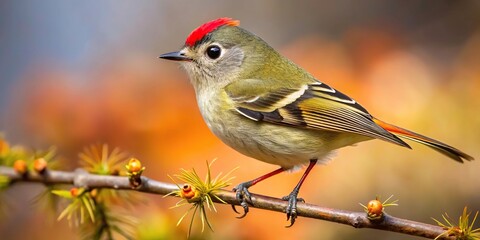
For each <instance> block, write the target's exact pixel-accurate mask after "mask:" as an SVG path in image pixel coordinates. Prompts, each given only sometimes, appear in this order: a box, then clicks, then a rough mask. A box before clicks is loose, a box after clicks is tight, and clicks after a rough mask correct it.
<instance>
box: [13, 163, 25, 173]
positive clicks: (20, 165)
mask: <svg viewBox="0 0 480 240" xmlns="http://www.w3.org/2000/svg"><path fill="white" fill-rule="evenodd" d="M13 169H14V170H15V171H16V172H17V173H19V174H25V173H26V172H27V170H28V168H27V163H26V162H25V161H24V160H16V161H15V162H14V163H13Z"/></svg>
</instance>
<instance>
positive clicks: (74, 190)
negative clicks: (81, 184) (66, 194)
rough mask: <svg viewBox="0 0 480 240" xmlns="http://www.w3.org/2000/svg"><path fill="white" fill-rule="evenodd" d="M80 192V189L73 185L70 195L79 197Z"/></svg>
mask: <svg viewBox="0 0 480 240" xmlns="http://www.w3.org/2000/svg"><path fill="white" fill-rule="evenodd" d="M79 194H80V190H79V189H78V188H76V187H73V188H71V189H70V195H72V197H74V198H75V197H78V195H79Z"/></svg>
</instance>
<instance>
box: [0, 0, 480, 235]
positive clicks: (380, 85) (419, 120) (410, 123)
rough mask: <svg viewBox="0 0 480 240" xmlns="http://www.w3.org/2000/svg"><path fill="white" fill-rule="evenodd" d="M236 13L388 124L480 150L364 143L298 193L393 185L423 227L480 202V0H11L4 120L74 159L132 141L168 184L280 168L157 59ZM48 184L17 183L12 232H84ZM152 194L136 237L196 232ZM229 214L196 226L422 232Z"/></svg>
mask: <svg viewBox="0 0 480 240" xmlns="http://www.w3.org/2000/svg"><path fill="white" fill-rule="evenodd" d="M224 16H228V17H232V18H235V19H239V20H240V21H241V26H242V27H244V28H246V29H248V30H250V31H251V32H253V33H256V34H257V35H259V36H260V37H262V38H263V39H264V40H266V41H267V42H268V43H270V44H271V45H272V46H273V47H274V48H276V49H278V50H279V51H280V52H281V53H282V54H284V55H285V56H287V57H288V58H290V59H292V60H293V61H294V62H295V63H297V64H299V65H300V66H302V67H304V68H305V69H307V70H308V71H310V72H311V73H312V74H313V75H315V76H316V77H318V79H320V80H321V81H324V82H326V83H328V84H329V85H331V86H333V87H335V88H337V89H340V90H341V91H342V92H344V93H346V94H348V95H349V96H351V97H353V98H354V99H356V100H357V101H359V102H360V103H362V105H363V106H364V107H366V108H367V109H369V111H370V112H371V113H372V114H373V115H375V116H377V117H379V118H380V119H382V120H385V121H387V122H392V123H394V124H398V125H400V126H402V127H405V128H408V129H412V130H415V131H417V132H420V133H423V134H425V135H427V136H431V137H433V138H436V139H439V140H441V141H444V142H446V143H449V144H451V145H453V146H456V147H458V148H459V149H461V150H463V151H465V152H466V153H468V154H470V155H472V156H473V157H475V158H477V161H474V162H468V163H465V164H463V165H462V164H458V163H456V162H454V161H451V160H449V159H447V158H446V157H444V156H443V155H440V154H438V153H436V152H434V151H431V150H430V149H427V148H426V147H423V146H420V145H418V144H415V143H412V144H411V145H412V147H413V148H414V151H409V150H407V149H403V148H400V147H397V146H394V145H392V144H388V143H385V142H382V141H370V142H366V143H361V144H359V146H356V147H347V148H344V149H342V150H340V151H339V153H338V155H337V157H336V158H335V161H332V162H331V163H329V164H328V165H326V166H320V167H317V168H315V169H314V170H313V172H312V173H311V175H310V176H309V178H308V179H307V181H306V183H305V184H304V187H303V188H302V190H301V192H300V196H301V197H303V198H305V200H306V201H307V202H308V203H312V204H317V205H321V206H325V207H331V208H339V209H347V210H355V211H362V208H361V207H360V206H359V204H358V203H359V202H362V203H364V204H366V203H367V202H368V201H369V200H370V199H373V198H375V196H377V195H378V196H380V197H381V198H382V199H385V198H387V197H388V196H390V195H392V194H393V195H394V198H395V199H399V204H400V206H399V207H392V208H389V209H387V211H388V213H389V214H392V215H394V216H398V217H402V218H407V219H412V220H416V221H422V222H427V223H434V222H433V220H432V219H431V217H434V218H437V219H440V218H441V214H442V213H444V212H448V213H449V215H450V216H452V217H453V218H454V219H455V220H456V219H457V217H458V216H459V215H460V214H461V211H462V209H463V208H464V206H468V207H469V209H471V210H474V211H477V210H480V194H479V191H478V190H479V189H480V178H479V172H480V160H478V158H480V115H479V110H480V98H479V97H478V94H479V93H480V2H479V1H410V0H408V1H382V0H366V1H361V2H360V1H346V0H341V1H304V2H302V3H300V2H298V1H281V2H277V1H262V2H259V1H253V0H248V1H232V2H229V3H219V2H217V1H210V0H209V1H142V2H136V1H135V2H133V1H113V0H111V1H54V0H47V1H28V0H27V1H13V0H11V1H1V2H0V131H1V132H3V133H4V134H5V136H6V138H7V139H8V140H9V141H10V142H11V143H18V144H23V145H26V146H31V147H32V148H45V147H48V146H50V145H56V146H57V147H58V150H59V156H60V158H61V163H62V168H63V169H66V170H71V169H74V168H76V167H78V153H79V151H81V150H82V149H83V148H84V147H85V146H87V145H89V144H92V143H108V144H109V145H110V146H116V147H119V148H121V149H122V150H125V151H127V152H128V153H129V154H131V155H132V156H136V157H137V158H139V159H141V160H142V162H143V163H144V164H145V165H146V167H147V170H146V172H145V175H146V176H148V177H151V178H154V179H157V180H162V181H171V180H170V179H169V178H168V177H167V174H170V175H172V174H176V173H178V172H179V169H180V168H186V169H191V168H195V169H196V170H197V171H198V172H199V174H201V175H202V176H203V175H204V174H205V161H206V160H212V159H214V158H217V161H216V163H215V164H214V166H213V169H212V171H213V173H214V174H217V173H219V172H228V171H229V170H231V169H233V168H235V167H237V166H239V167H240V168H239V169H238V170H237V171H235V172H234V175H235V176H236V179H235V180H234V183H233V184H238V183H240V182H243V181H246V180H251V179H253V178H255V177H258V176H260V175H262V174H264V173H266V172H269V171H271V170H273V169H276V166H272V165H268V164H265V163H262V162H259V161H255V160H253V159H250V158H247V157H244V156H242V155H240V154H239V153H236V152H235V151H234V150H232V149H230V148H229V147H227V146H225V145H224V144H223V143H222V142H220V141H219V140H218V139H217V138H216V137H215V136H214V135H213V134H212V133H210V131H209V130H208V128H207V127H206V125H205V124H204V122H203V120H202V118H201V116H200V114H199V111H198V109H197V105H196V102H195V97H194V92H193V89H192V87H191V86H190V84H189V82H188V78H187V76H186V74H185V73H184V72H182V70H181V69H180V68H179V67H178V65H176V64H174V63H172V62H168V61H162V60H159V59H157V57H158V56H159V55H160V54H161V53H165V52H169V51H175V50H177V49H179V48H180V47H181V46H182V45H183V43H184V40H185V38H186V36H188V34H189V33H190V32H191V31H192V30H193V29H194V28H196V27H198V26H199V25H200V24H202V23H204V22H206V21H209V20H212V19H215V18H218V17H224ZM300 176H301V172H298V173H294V174H282V175H279V176H275V177H273V178H271V179H269V180H267V181H265V182H262V183H261V184H259V185H257V186H255V187H253V188H252V189H251V191H252V192H254V193H261V194H264V195H270V196H276V197H282V196H284V195H287V194H288V193H289V192H290V191H291V189H292V188H293V187H294V186H295V184H296V183H297V181H298V179H299V178H300ZM232 187H233V186H232ZM41 190H42V187H41V186H38V185H35V186H34V185H21V186H16V187H15V188H14V189H10V190H8V191H7V194H10V195H11V196H12V199H11V201H10V202H11V205H9V206H10V207H9V211H8V212H9V214H8V215H7V216H6V217H3V218H2V219H1V220H0V236H2V239H79V235H78V231H77V229H75V228H69V227H68V224H67V223H66V221H61V222H56V221H55V218H56V217H57V216H55V215H52V214H47V213H45V212H44V211H41V210H38V209H37V208H36V207H35V206H34V204H32V201H31V199H32V198H34V197H35V196H36V195H37V194H38V193H40V192H41ZM140 197H142V198H144V199H145V201H146V204H142V205H140V206H138V208H137V209H136V210H135V211H132V212H130V213H129V214H131V215H133V216H135V217H137V218H138V219H139V225H138V231H139V233H138V238H139V239H173V238H185V237H186V231H187V230H188V221H184V222H183V223H182V224H181V225H180V226H178V227H176V222H177V220H178V219H179V218H180V217H181V215H182V214H183V213H184V212H185V211H186V207H185V208H180V209H179V208H177V209H169V207H170V206H173V205H174V204H175V203H176V202H177V201H178V199H176V198H162V197H161V196H154V195H151V194H142V195H141V196H140ZM25 206H28V207H25ZM217 209H218V213H211V214H209V216H210V219H211V222H212V224H213V226H214V228H215V232H214V233H212V232H209V231H205V232H204V233H203V234H201V233H200V229H199V225H198V224H197V225H195V227H194V233H195V234H196V235H195V238H198V239H226V238H228V239H267V238H275V239H286V238H288V239H372V238H375V239H417V238H414V237H407V236H404V235H400V234H396V233H390V232H382V231H377V230H367V229H354V228H352V227H349V226H344V225H339V224H335V223H330V222H325V221H318V220H312V219H305V218H299V219H298V221H297V223H296V224H295V226H294V227H293V228H288V229H287V228H284V226H285V225H287V224H288V222H286V221H285V216H284V214H280V213H274V212H267V211H264V210H258V209H252V210H251V212H250V213H249V215H248V216H247V217H246V218H244V219H241V220H238V219H236V218H235V217H236V214H235V213H234V212H233V211H231V209H230V206H218V207H217ZM476 227H480V224H479V223H477V224H476ZM25 229H28V231H25Z"/></svg>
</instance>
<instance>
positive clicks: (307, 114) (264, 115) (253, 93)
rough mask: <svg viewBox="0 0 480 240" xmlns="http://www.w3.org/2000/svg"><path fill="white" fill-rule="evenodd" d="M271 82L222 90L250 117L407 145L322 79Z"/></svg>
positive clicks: (247, 83)
mask: <svg viewBox="0 0 480 240" xmlns="http://www.w3.org/2000/svg"><path fill="white" fill-rule="evenodd" d="M274 86H276V85H275V84H272V82H269V81H265V80H258V79H247V80H243V81H238V82H235V83H232V84H230V85H228V86H227V87H226V88H225V91H226V93H227V95H228V96H229V97H230V99H231V100H232V101H233V102H234V105H235V110H236V111H237V112H238V113H239V114H241V115H242V116H244V117H247V118H249V119H251V120H253V121H257V122H267V123H272V124H280V125H284V126H289V127H298V128H308V129H314V130H327V131H336V132H348V133H355V134H360V135H364V136H368V137H372V138H379V139H382V140H385V141H388V142H392V143H395V144H398V145H401V146H404V147H408V148H410V146H409V145H408V144H406V143H405V142H404V141H402V140H401V139H399V138H398V137H397V136H395V135H393V134H391V133H389V132H388V131H386V130H385V129H383V128H382V127H380V126H378V125H377V124H376V123H375V122H374V121H373V117H372V116H371V115H370V114H369V113H368V112H367V110H365V108H363V107H362V106H361V105H360V104H358V103H357V102H356V101H355V100H353V99H351V98H350V97H348V96H346V95H345V94H343V93H341V92H339V91H337V90H335V89H334V88H332V87H330V86H328V85H326V84H324V83H321V82H313V83H310V84H300V85H298V86H289V87H274Z"/></svg>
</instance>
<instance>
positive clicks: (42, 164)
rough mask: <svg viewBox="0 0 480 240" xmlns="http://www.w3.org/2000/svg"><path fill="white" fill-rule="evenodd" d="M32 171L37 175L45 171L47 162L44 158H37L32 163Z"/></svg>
mask: <svg viewBox="0 0 480 240" xmlns="http://www.w3.org/2000/svg"><path fill="white" fill-rule="evenodd" d="M33 169H35V171H37V172H38V173H42V172H44V171H45V169H47V161H45V158H37V159H35V160H34V161H33Z"/></svg>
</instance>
